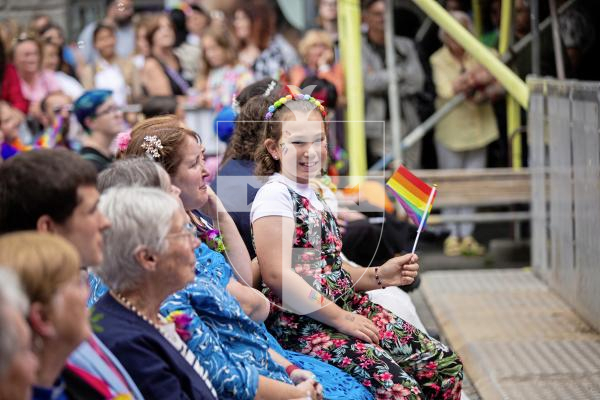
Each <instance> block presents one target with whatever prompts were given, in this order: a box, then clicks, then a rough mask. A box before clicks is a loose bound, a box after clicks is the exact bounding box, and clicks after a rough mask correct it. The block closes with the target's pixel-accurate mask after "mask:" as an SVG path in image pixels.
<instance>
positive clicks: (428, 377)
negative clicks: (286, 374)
mask: <svg viewBox="0 0 600 400" xmlns="http://www.w3.org/2000/svg"><path fill="white" fill-rule="evenodd" d="M324 115H325V109H324V107H323V106H322V105H321V104H320V103H319V102H318V101H317V100H316V99H314V98H312V97H310V96H308V95H303V94H290V95H287V96H286V97H283V98H281V99H279V100H278V101H276V102H275V103H274V104H273V105H272V106H271V107H269V109H268V112H267V114H266V115H265V116H264V119H265V120H266V124H267V125H266V127H265V137H264V139H265V140H264V145H263V146H261V148H259V150H258V151H257V154H256V157H255V159H256V162H257V170H256V175H258V176H270V178H269V180H268V182H267V184H265V185H264V186H263V187H262V188H261V189H260V190H259V192H258V194H257V196H256V199H255V201H254V204H253V206H252V212H251V220H252V227H253V234H254V241H255V246H256V254H257V257H258V261H259V265H260V272H261V276H262V279H263V282H264V284H265V291H264V293H266V294H267V295H268V296H269V298H270V299H271V301H272V302H273V303H274V304H276V305H277V306H273V307H272V309H271V314H270V316H269V318H268V319H267V321H266V326H267V328H268V329H269V330H270V331H271V333H273V335H274V336H275V337H276V338H277V339H278V341H279V342H280V343H281V344H282V346H283V347H284V348H287V349H288V350H294V351H298V352H301V353H304V354H310V355H314V356H316V357H318V358H320V359H321V360H323V361H326V362H328V363H330V364H332V365H335V366H337V367H339V368H341V369H343V370H344V371H346V372H348V373H349V374H351V375H353V376H354V377H356V378H357V379H359V380H360V381H361V382H362V383H363V385H365V386H366V387H368V388H369V389H370V390H371V391H372V392H373V393H374V394H375V395H376V396H377V397H378V398H389V397H390V395H391V396H403V397H405V398H439V397H442V396H443V397H444V398H446V399H459V398H460V388H461V383H462V364H461V361H460V359H459V358H458V356H457V355H456V354H455V353H453V352H452V350H450V349H449V348H448V347H446V346H445V345H444V344H442V343H440V342H438V341H436V340H435V339H432V338H431V337H429V336H428V335H426V334H425V333H423V332H421V331H419V330H418V329H416V328H415V327H414V326H412V325H410V324H409V323H407V322H405V321H403V320H402V319H401V318H399V317H397V316H396V315H394V314H392V313H390V312H388V311H386V310H385V309H384V308H383V307H381V306H379V305H376V304H374V303H372V302H371V301H369V298H368V296H367V294H365V293H364V291H366V290H372V289H376V288H382V287H386V286H392V285H394V286H397V285H406V284H410V283H412V282H413V280H414V277H415V276H416V274H417V270H418V268H419V266H418V264H417V260H418V259H417V256H416V255H414V254H407V255H404V256H401V257H396V258H393V259H391V260H389V261H387V262H386V263H384V264H383V265H382V266H381V267H378V268H369V269H361V268H352V267H349V266H347V265H343V263H342V260H341V258H340V250H341V240H340V236H339V231H338V227H337V224H336V222H335V218H334V217H333V215H332V213H331V211H330V210H329V209H328V208H327V206H326V205H325V204H324V203H323V202H322V201H321V199H320V198H319V197H317V195H316V194H315V192H314V191H313V190H312V189H311V188H310V187H309V180H310V179H312V178H315V177H317V176H318V175H320V173H321V169H322V166H323V165H325V161H326V156H327V140H326V137H327V136H326V125H325V122H324Z"/></svg>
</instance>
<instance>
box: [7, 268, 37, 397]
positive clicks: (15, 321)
mask: <svg viewBox="0 0 600 400" xmlns="http://www.w3.org/2000/svg"><path fill="white" fill-rule="evenodd" d="M28 309H29V301H28V300H27V297H26V296H25V294H24V293H23V291H22V290H21V285H20V283H19V280H18V279H17V277H16V275H15V274H13V273H12V271H11V270H10V269H8V268H4V267H0V400H29V399H31V387H32V386H33V384H34V383H35V376H36V373H37V369H38V365H39V364H38V359H37V357H36V356H35V354H34V353H33V351H32V349H31V329H30V328H29V325H28V324H27V321H26V320H25V316H26V315H27V312H28Z"/></svg>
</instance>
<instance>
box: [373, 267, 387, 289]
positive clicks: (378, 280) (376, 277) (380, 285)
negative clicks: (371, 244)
mask: <svg viewBox="0 0 600 400" xmlns="http://www.w3.org/2000/svg"><path fill="white" fill-rule="evenodd" d="M375 280H376V281H377V285H379V287H380V288H382V289H385V286H383V284H382V283H381V279H380V278H379V267H375Z"/></svg>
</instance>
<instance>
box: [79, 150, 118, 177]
mask: <svg viewBox="0 0 600 400" xmlns="http://www.w3.org/2000/svg"><path fill="white" fill-rule="evenodd" d="M79 155H80V156H81V157H83V159H84V160H88V161H89V162H91V163H92V164H94V167H96V170H97V171H98V172H100V171H102V170H104V169H105V168H106V167H108V166H109V165H110V163H112V162H113V160H114V158H113V157H106V156H105V155H104V154H102V153H100V152H99V151H98V150H96V149H94V148H92V147H87V146H86V147H83V148H82V149H81V150H80V151H79Z"/></svg>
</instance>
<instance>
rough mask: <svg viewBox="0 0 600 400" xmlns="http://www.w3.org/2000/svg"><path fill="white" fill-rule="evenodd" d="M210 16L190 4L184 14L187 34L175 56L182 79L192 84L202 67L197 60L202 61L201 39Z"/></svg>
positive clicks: (198, 7)
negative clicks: (179, 62) (178, 61)
mask: <svg viewBox="0 0 600 400" xmlns="http://www.w3.org/2000/svg"><path fill="white" fill-rule="evenodd" d="M210 20H211V19H210V14H209V13H208V11H206V10H205V9H204V8H203V7H201V6H198V5H196V4H192V6H191V7H190V8H189V10H188V11H186V13H185V26H186V28H187V31H188V34H187V37H186V38H185V41H184V42H183V43H181V45H179V47H177V48H176V49H175V54H176V55H177V57H178V58H179V60H180V61H181V68H182V69H183V72H182V75H183V77H184V78H185V79H186V80H187V81H189V82H194V81H195V80H196V78H197V77H198V74H199V73H200V69H201V67H203V66H202V65H201V64H200V63H199V62H198V60H201V59H202V44H201V39H202V35H203V33H204V31H205V30H206V28H207V27H208V26H209V25H210Z"/></svg>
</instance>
